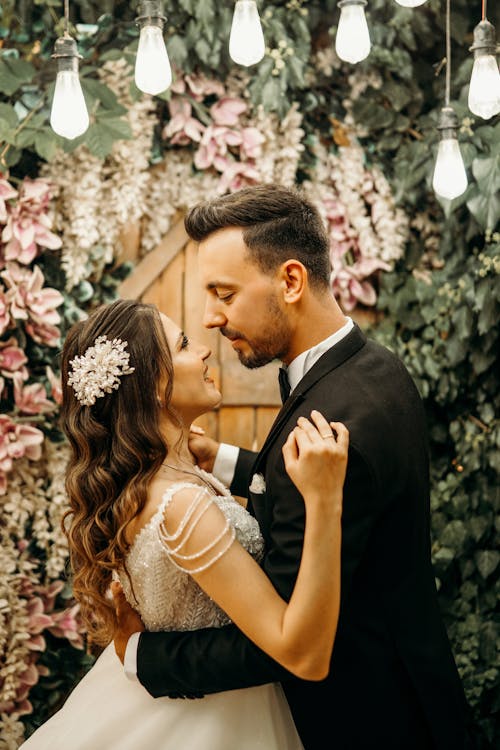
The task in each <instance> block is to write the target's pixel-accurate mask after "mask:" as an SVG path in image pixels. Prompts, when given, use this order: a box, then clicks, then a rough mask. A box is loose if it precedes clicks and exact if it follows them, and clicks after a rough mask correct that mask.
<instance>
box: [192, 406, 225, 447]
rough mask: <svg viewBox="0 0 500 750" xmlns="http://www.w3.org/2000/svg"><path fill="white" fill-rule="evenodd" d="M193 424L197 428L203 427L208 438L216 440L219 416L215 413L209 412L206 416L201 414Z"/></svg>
mask: <svg viewBox="0 0 500 750" xmlns="http://www.w3.org/2000/svg"><path fill="white" fill-rule="evenodd" d="M195 424H197V425H198V426H199V427H203V429H204V430H205V432H206V433H207V435H208V436H209V437H212V438H214V440H217V436H218V431H219V414H218V412H217V411H210V412H208V414H202V415H201V416H200V417H198V418H197V419H195Z"/></svg>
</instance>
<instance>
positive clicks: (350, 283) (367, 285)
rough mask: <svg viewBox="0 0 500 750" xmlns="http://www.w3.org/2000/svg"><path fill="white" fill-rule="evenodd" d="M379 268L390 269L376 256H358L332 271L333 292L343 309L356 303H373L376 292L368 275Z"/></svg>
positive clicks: (352, 306) (367, 304)
mask: <svg viewBox="0 0 500 750" xmlns="http://www.w3.org/2000/svg"><path fill="white" fill-rule="evenodd" d="M379 269H381V270H384V271H386V270H390V266H388V265H387V263H384V262H383V261H381V260H380V259H378V258H360V259H359V260H358V261H356V263H354V264H353V265H351V266H348V265H346V266H344V267H343V268H340V269H339V270H338V271H334V272H333V273H332V284H333V292H334V294H335V296H337V297H340V300H341V303H342V305H343V307H344V309H345V310H353V309H354V308H355V307H356V305H357V304H358V303H361V304H362V305H366V306H367V307H371V306H373V305H374V304H375V302H376V301H377V294H376V292H375V289H374V287H373V286H372V284H371V282H370V281H369V279H368V277H369V276H372V275H373V273H374V272H375V271H377V270H379Z"/></svg>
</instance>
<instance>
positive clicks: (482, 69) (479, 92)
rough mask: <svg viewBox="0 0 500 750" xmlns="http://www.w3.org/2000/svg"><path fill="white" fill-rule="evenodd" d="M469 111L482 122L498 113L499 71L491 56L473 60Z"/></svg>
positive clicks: (499, 97) (499, 102)
mask: <svg viewBox="0 0 500 750" xmlns="http://www.w3.org/2000/svg"><path fill="white" fill-rule="evenodd" d="M469 109H470V111H471V112H473V113H474V114H475V115H478V117H482V118H483V119H484V120H488V119H489V118H490V117H493V115H497V114H498V113H499V112H500V71H499V70H498V64H497V61H496V58H495V57H494V56H493V55H480V56H479V57H476V59H475V60H474V67H473V68H472V75H471V79H470V86H469Z"/></svg>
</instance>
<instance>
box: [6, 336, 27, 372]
mask: <svg viewBox="0 0 500 750" xmlns="http://www.w3.org/2000/svg"><path fill="white" fill-rule="evenodd" d="M27 361H28V357H27V356H26V354H25V353H24V351H23V350H22V349H21V348H20V347H19V346H18V344H17V339H15V338H10V339H9V340H8V341H0V372H1V373H2V375H4V376H5V377H6V378H13V377H14V375H15V374H17V375H21V379H22V380H27V378H28V370H27V369H26V367H24V365H25V364H26V363H27Z"/></svg>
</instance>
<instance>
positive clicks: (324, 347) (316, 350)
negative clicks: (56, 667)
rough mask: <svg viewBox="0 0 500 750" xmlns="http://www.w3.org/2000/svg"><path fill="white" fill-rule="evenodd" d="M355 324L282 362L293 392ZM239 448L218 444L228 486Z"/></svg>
mask: <svg viewBox="0 0 500 750" xmlns="http://www.w3.org/2000/svg"><path fill="white" fill-rule="evenodd" d="M353 326H354V323H353V321H352V319H351V318H349V317H346V323H345V324H344V325H343V326H342V328H339V329H338V331H335V333H332V335H331V336H328V338H326V339H324V340H323V341H320V343H319V344H316V346H313V347H311V349H306V351H305V352H302V353H301V354H299V356H298V357H295V359H294V360H292V361H291V362H290V364H289V365H288V367H286V366H285V365H283V367H285V369H286V371H287V374H288V381H289V383H290V393H291V392H292V391H293V389H294V388H296V387H297V385H298V384H299V383H300V381H301V380H302V378H303V377H304V375H305V374H306V373H307V372H308V371H309V370H310V369H311V367H312V366H313V365H314V364H316V362H317V361H318V359H319V358H320V357H322V356H323V354H324V353H325V352H327V351H328V350H329V349H331V348H332V346H335V344H338V343H339V341H342V339H343V338H345V336H347V334H348V333H349V332H350V331H351V330H352V328H353ZM239 450H240V449H239V448H238V447H237V446H236V445H228V444H227V443H221V444H220V445H219V450H218V452H217V456H216V458H215V462H214V468H213V470H212V473H213V475H214V476H215V477H217V479H219V480H220V481H221V482H222V483H223V484H225V485H226V487H229V486H230V485H231V482H232V481H233V477H234V471H235V468H236V462H237V460H238V454H239ZM139 637H140V633H134V634H133V635H131V636H130V638H129V639H128V643H127V648H126V651H125V659H124V667H125V674H126V675H127V677H129V678H130V679H131V680H137V647H138V644H139Z"/></svg>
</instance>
